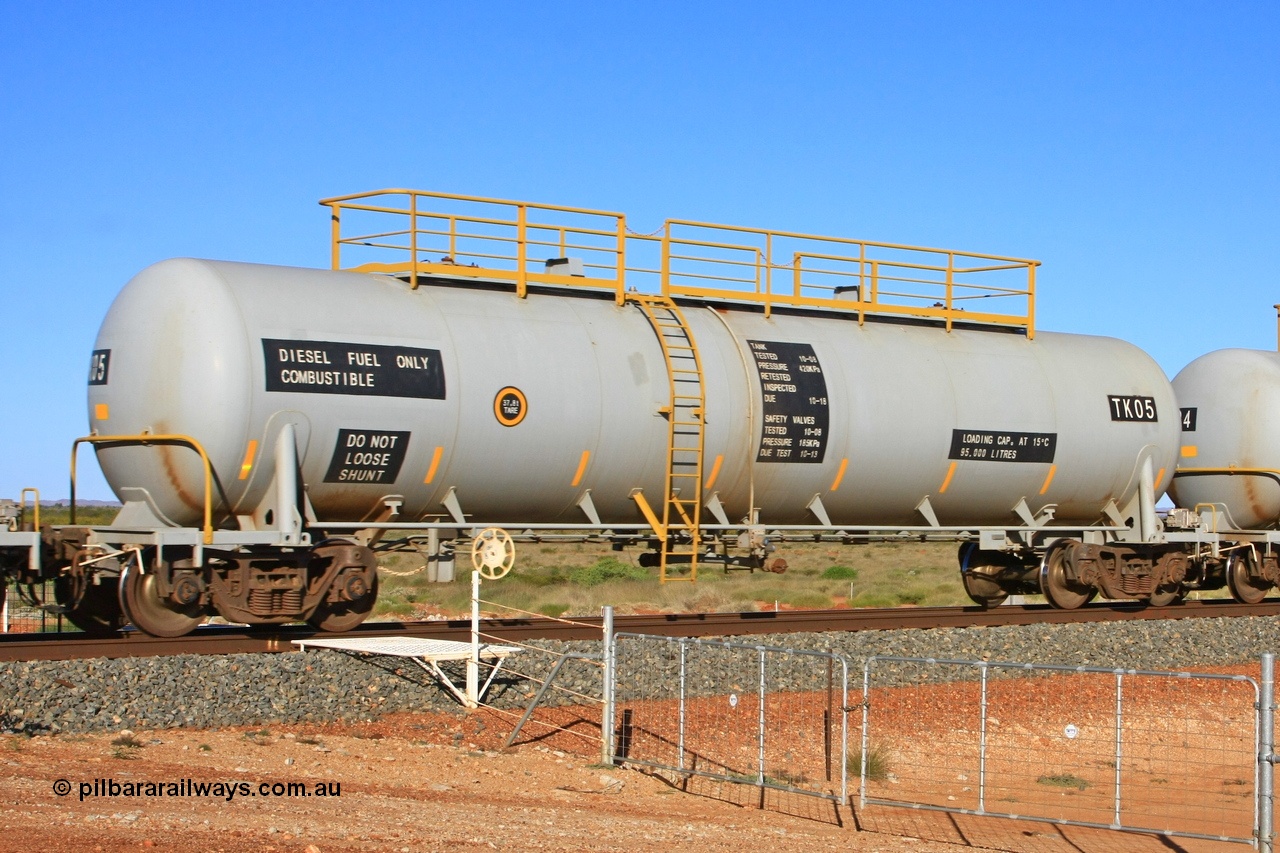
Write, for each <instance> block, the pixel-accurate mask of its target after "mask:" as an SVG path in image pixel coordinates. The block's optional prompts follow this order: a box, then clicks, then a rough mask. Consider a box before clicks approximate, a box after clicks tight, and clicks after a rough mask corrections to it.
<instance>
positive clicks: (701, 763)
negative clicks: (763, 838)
mask: <svg viewBox="0 0 1280 853" xmlns="http://www.w3.org/2000/svg"><path fill="white" fill-rule="evenodd" d="M613 655H614V662H613V688H612V691H611V695H612V700H613V704H614V706H615V707H616V714H617V720H618V727H617V740H616V744H615V758H616V759H617V760H620V761H626V762H627V763H629V764H632V765H638V766H646V767H650V768H654V769H658V770H664V771H670V772H672V773H674V774H677V775H678V776H684V777H690V776H702V777H708V778H713V779H719V780H723V781H729V782H742V783H746V784H751V785H756V786H759V787H760V788H761V789H765V788H769V789H777V790H783V791H789V792H793V793H800V794H806V795H812V796H819V797H826V798H830V799H834V800H837V801H843V800H844V799H845V797H846V791H847V787H846V780H847V775H846V773H847V768H846V752H845V743H846V733H847V713H846V706H847V695H848V670H847V667H846V665H845V662H844V659H843V658H841V657H839V656H837V655H832V654H826V653H821V652H809V651H798V650H793V649H781V648H774V647H769V646H762V645H750V644H744V643H734V642H725V641H713V640H703V639H696V638H672V637H655V636H648V635H643V634H626V633H622V634H617V635H615V642H614V652H613Z"/></svg>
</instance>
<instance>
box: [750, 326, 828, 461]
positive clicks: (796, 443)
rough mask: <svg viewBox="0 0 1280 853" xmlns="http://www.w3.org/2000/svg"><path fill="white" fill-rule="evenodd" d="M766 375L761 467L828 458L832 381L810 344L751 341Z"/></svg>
mask: <svg viewBox="0 0 1280 853" xmlns="http://www.w3.org/2000/svg"><path fill="white" fill-rule="evenodd" d="M747 345H748V346H750V347H751V355H752V356H754V357H755V362H756V372H757V373H759V374H760V399H761V401H762V403H763V409H764V423H763V424H762V425H761V431H760V450H759V451H758V452H757V453H756V461H757V462H808V463H814V462H821V461H822V458H823V457H824V456H825V455H826V453H827V431H828V421H829V414H828V411H827V380H826V377H824V376H823V375H822V365H821V364H819V363H818V356H817V355H815V354H814V352H813V347H812V346H810V345H809V344H792V343H778V342H776V341H747Z"/></svg>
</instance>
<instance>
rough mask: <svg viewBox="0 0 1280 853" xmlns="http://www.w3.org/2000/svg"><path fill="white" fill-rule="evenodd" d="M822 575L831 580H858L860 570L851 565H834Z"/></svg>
mask: <svg viewBox="0 0 1280 853" xmlns="http://www.w3.org/2000/svg"><path fill="white" fill-rule="evenodd" d="M822 577H823V578H824V579H826V580H829V581H856V580H857V579H858V570H857V569H855V568H852V567H850V566H832V567H831V568H829V569H827V570H826V571H825V572H823V573H822Z"/></svg>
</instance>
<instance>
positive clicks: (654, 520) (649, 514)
mask: <svg viewBox="0 0 1280 853" xmlns="http://www.w3.org/2000/svg"><path fill="white" fill-rule="evenodd" d="M631 500H633V501H635V502H636V506H638V507H640V512H641V513H643V514H644V519H645V521H647V522H649V526H650V527H652V528H653V532H654V533H656V534H658V537H659V538H660V539H665V538H666V536H667V528H666V525H664V524H663V523H662V522H661V521H659V520H658V516H657V515H656V514H655V513H654V511H653V507H651V506H649V502H648V501H647V500H645V499H644V490H643V489H632V490H631Z"/></svg>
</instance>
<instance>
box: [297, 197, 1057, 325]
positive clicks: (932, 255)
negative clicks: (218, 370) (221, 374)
mask: <svg viewBox="0 0 1280 853" xmlns="http://www.w3.org/2000/svg"><path fill="white" fill-rule="evenodd" d="M397 197H399V198H402V199H403V205H401V204H400V203H399V202H398V201H391V199H397ZM433 201H434V202H443V203H446V204H444V205H443V206H444V207H445V208H447V212H446V211H444V210H428V209H427V208H428V207H433V206H434V205H432V204H429V203H428V202H433ZM320 203H321V204H322V205H324V206H326V207H328V208H329V209H330V210H331V214H332V223H333V227H332V241H333V244H332V247H331V249H332V251H331V261H332V266H333V268H334V269H348V270H354V271H357V272H381V273H388V274H392V275H402V276H403V275H408V276H409V283H410V286H411V287H414V288H416V287H417V286H418V279H419V276H421V275H424V274H428V275H436V276H442V277H455V278H456V277H458V276H465V277H469V278H488V279H491V280H492V279H496V280H500V281H509V282H512V283H513V284H514V285H515V288H516V293H517V294H518V295H519V296H521V297H523V296H525V295H526V294H527V293H528V287H529V285H530V284H547V285H555V286H559V287H566V286H567V287H590V288H595V289H601V288H604V289H608V290H612V291H613V292H614V296H615V299H616V300H617V301H618V303H619V304H622V303H623V302H624V301H625V298H626V293H627V292H628V291H631V292H636V291H638V290H640V289H642V288H639V287H637V286H635V284H636V283H637V282H639V283H643V282H646V281H648V282H653V281H654V279H656V287H653V288H652V289H656V290H657V291H658V292H659V293H660V294H661V295H662V296H665V297H668V298H671V297H678V296H686V297H694V298H714V299H728V300H738V301H742V302H749V303H757V304H763V306H764V308H765V313H766V315H767V314H768V313H769V312H770V310H771V309H772V308H773V307H774V306H775V305H789V306H793V307H808V308H818V309H822V310H836V311H847V312H850V313H856V314H857V316H858V319H859V322H862V321H863V320H864V319H865V316H866V315H867V314H882V315H889V316H895V315H898V316H915V317H928V318H933V319H938V320H940V321H941V322H942V324H943V326H944V327H945V328H946V329H948V330H950V329H951V328H952V327H953V326H954V325H955V324H956V323H966V322H967V323H981V324H991V325H1001V326H1016V327H1021V328H1025V330H1026V333H1027V336H1028V337H1029V338H1034V337H1035V268H1036V267H1037V266H1038V265H1039V261H1033V260H1028V259H1025V258H1014V257H1008V256H1003V255H989V254H980V253H976V252H962V251H956V250H951V249H938V248H932V247H927V246H911V245H907V244H904V243H883V242H873V241H867V240H855V239H850V238H845V237H824V236H819V235H813V234H804V233H800V232H795V231H778V230H773V229H765V228H752V227H744V226H730V225H717V224H715V223H709V222H699V221H695V220H688V219H668V220H666V221H665V222H664V223H663V226H662V228H660V229H659V230H658V231H656V232H654V234H652V235H647V234H633V233H631V232H630V231H629V230H628V229H627V227H626V217H625V216H624V215H623V214H621V213H614V212H611V211H603V210H593V209H589V208H579V207H566V206H561V205H550V204H538V203H532V202H519V201H511V200H508V199H496V198H486V197H482V196H468V195H458V194H453V193H438V192H428V191H424V190H410V189H403V188H392V189H383V190H374V191H372V192H366V193H353V194H350V195H344V196H334V197H332V198H327V199H323V200H322V201H321V202H320ZM476 208H480V209H476ZM344 212H346V213H351V214H354V215H356V216H360V217H363V218H362V219H361V220H360V222H361V223H363V222H364V221H365V220H366V219H368V218H370V217H385V216H388V215H390V216H396V217H407V219H408V227H407V228H393V229H386V228H365V229H360V231H361V233H358V234H354V233H353V234H350V235H348V236H345V237H344V236H343V233H342V219H343V214H344ZM535 212H536V213H537V214H538V215H537V216H536V218H534V217H531V214H533V213H535ZM401 221H402V222H403V220H401ZM651 243H656V244H658V250H657V252H658V254H659V255H660V258H661V260H660V263H659V265H658V268H657V269H653V268H651V267H643V266H640V265H636V266H631V265H629V264H628V260H629V258H630V256H631V254H632V253H630V252H629V247H630V246H631V245H641V246H642V245H645V244H651ZM537 248H543V249H546V250H549V251H556V252H559V253H560V254H559V257H564V256H565V253H566V252H568V251H570V250H572V251H574V252H576V253H578V254H579V255H581V256H583V261H582V270H583V272H584V274H583V275H581V276H569V275H566V274H564V273H563V272H562V271H549V270H547V269H544V268H542V264H543V261H544V260H545V259H543V258H541V257H539V254H540V253H538V252H537V251H536V249H537ZM344 249H345V250H349V251H351V252H360V253H361V254H362V257H367V256H368V254H369V253H370V252H375V253H376V252H382V253H384V255H385V253H386V252H395V253H398V254H399V257H400V260H399V261H397V262H390V263H388V262H387V261H386V259H385V257H384V258H381V259H378V260H361V261H360V262H357V263H346V264H344V259H343V256H342V252H343V251H344ZM434 254H440V255H441V256H442V257H441V259H440V260H439V261H436V260H433V259H431V258H429V257H426V256H427V255H434ZM406 256H407V257H406ZM782 257H787V258H789V259H790V260H789V261H786V262H783V261H781V260H775V258H782ZM462 259H465V260H466V263H465V264H463V263H462ZM815 261H816V262H817V264H818V265H815ZM774 270H779V271H786V274H785V275H783V276H778V280H779V284H778V288H777V289H775V287H774V276H773V272H774ZM610 275H612V277H611V278H610V277H606V276H610ZM628 275H630V276H632V277H633V282H632V283H631V284H630V285H629V284H628V282H627V278H628ZM1023 276H1024V277H1025V278H1023V280H1022V281H1021V282H1019V281H1016V279H1017V278H1019V277H1023ZM1010 277H1012V278H1013V279H1014V280H1010ZM842 282H850V283H852V284H856V286H857V288H856V293H855V294H853V298H847V297H845V298H835V296H836V295H835V292H834V291H835V290H836V288H837V287H838V286H839V285H840V284H841V283H842ZM885 282H895V283H897V284H898V285H906V286H905V287H901V286H898V287H893V288H891V289H885V288H883V287H882V286H881V285H882V284H883V283H885ZM646 289H647V288H646ZM961 290H963V291H964V292H963V293H961V292H960V291H961ZM814 291H818V292H820V293H822V294H823V295H813V294H814ZM974 299H996V300H1006V301H1004V302H1000V303H998V304H999V305H1002V306H1010V307H1012V306H1015V305H1016V306H1018V307H1021V306H1022V305H1024V304H1025V311H1020V310H1013V311H1008V310H1005V309H1003V308H1001V309H998V310H990V311H982V312H974V311H966V310H965V309H964V308H963V307H961V306H959V305H958V304H957V303H959V302H961V301H962V300H964V301H971V300H974Z"/></svg>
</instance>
